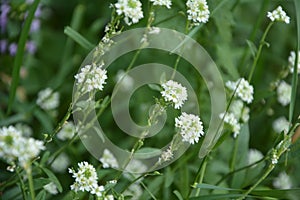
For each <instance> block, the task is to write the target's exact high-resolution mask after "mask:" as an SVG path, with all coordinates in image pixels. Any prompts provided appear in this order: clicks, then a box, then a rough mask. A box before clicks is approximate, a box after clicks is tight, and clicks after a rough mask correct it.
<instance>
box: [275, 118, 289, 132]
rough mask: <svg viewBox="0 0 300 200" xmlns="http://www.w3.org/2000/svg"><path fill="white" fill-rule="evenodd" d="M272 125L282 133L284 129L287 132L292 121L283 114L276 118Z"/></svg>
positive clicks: (276, 130)
mask: <svg viewBox="0 0 300 200" xmlns="http://www.w3.org/2000/svg"><path fill="white" fill-rule="evenodd" d="M272 127H273V129H274V131H275V132H276V133H281V132H282V131H283V132H284V133H285V134H287V132H288V131H289V128H290V123H289V121H288V120H287V119H286V118H285V117H284V116H281V117H279V118H277V119H275V120H274V122H273V124H272Z"/></svg>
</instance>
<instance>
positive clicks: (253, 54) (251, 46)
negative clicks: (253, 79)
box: [246, 40, 257, 58]
mask: <svg viewBox="0 0 300 200" xmlns="http://www.w3.org/2000/svg"><path fill="white" fill-rule="evenodd" d="M246 42H247V45H248V46H249V48H250V51H251V54H252V56H253V58H254V57H255V55H256V52H257V47H256V46H255V44H254V43H253V42H252V41H250V40H246Z"/></svg>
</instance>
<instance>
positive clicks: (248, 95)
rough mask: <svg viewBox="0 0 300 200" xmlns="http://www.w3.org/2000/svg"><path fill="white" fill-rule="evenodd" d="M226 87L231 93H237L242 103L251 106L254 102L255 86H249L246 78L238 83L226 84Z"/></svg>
mask: <svg viewBox="0 0 300 200" xmlns="http://www.w3.org/2000/svg"><path fill="white" fill-rule="evenodd" d="M226 86H227V88H228V89H230V90H231V91H235V90H236V93H235V95H237V96H238V97H239V98H240V99H241V100H242V101H244V102H246V103H247V104H250V103H251V102H252V101H253V92H254V89H253V86H252V85H250V84H249V82H248V81H247V80H245V79H244V78H240V79H238V80H237V81H236V82H233V81H228V82H226Z"/></svg>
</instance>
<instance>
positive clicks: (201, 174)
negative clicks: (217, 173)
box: [195, 157, 208, 197]
mask: <svg viewBox="0 0 300 200" xmlns="http://www.w3.org/2000/svg"><path fill="white" fill-rule="evenodd" d="M207 160H208V159H207V157H205V158H204V161H203V164H202V166H201V170H200V174H199V175H198V174H197V176H199V181H198V184H201V183H202V182H203V178H204V174H205V170H206V166H207ZM199 194H200V188H197V191H196V195H195V196H196V197H197V196H199Z"/></svg>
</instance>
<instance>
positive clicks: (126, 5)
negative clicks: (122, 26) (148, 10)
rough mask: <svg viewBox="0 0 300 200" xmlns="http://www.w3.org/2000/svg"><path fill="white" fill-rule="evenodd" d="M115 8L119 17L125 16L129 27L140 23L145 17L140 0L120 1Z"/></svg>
mask: <svg viewBox="0 0 300 200" xmlns="http://www.w3.org/2000/svg"><path fill="white" fill-rule="evenodd" d="M115 7H116V10H117V14H118V15H122V14H124V21H125V23H126V24H127V25H129V26H130V25H131V24H135V23H138V22H139V20H140V19H142V18H143V17H144V15H143V11H142V3H141V2H140V1H139V0H118V2H117V3H116V4H115Z"/></svg>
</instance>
